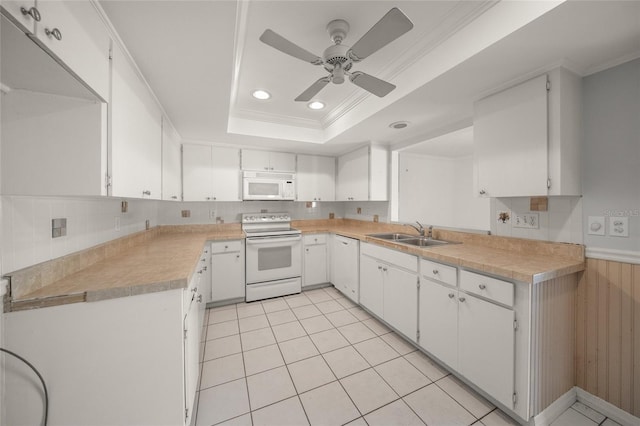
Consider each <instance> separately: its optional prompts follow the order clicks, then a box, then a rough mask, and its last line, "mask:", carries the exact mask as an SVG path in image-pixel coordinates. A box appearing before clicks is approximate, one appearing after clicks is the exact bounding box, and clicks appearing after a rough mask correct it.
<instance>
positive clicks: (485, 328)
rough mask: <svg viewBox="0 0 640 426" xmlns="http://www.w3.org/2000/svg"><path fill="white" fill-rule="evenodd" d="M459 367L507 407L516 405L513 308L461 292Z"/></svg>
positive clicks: (459, 306)
mask: <svg viewBox="0 0 640 426" xmlns="http://www.w3.org/2000/svg"><path fill="white" fill-rule="evenodd" d="M458 300H459V301H460V303H459V304H458V321H459V329H458V348H459V352H458V353H459V356H458V362H459V364H458V371H459V372H460V374H462V375H463V376H465V377H466V378H467V379H469V380H470V381H472V382H473V383H474V384H476V385H477V386H478V387H480V388H481V389H483V390H484V391H486V392H487V393H488V394H489V395H491V396H493V397H494V398H496V399H497V400H498V401H500V402H501V403H503V404H504V405H506V406H507V407H513V400H512V397H513V391H514V385H515V382H514V374H515V346H514V344H515V331H514V328H513V321H514V318H515V315H514V311H512V310H511V309H506V308H503V307H501V306H498V305H495V304H493V303H489V302H486V301H484V300H481V299H478V298H476V297H474V296H471V295H468V294H465V293H460V294H459V297H458Z"/></svg>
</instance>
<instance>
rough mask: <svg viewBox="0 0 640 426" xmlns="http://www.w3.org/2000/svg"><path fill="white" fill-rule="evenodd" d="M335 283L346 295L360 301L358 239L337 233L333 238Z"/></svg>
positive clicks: (332, 254) (332, 255) (333, 276)
mask: <svg viewBox="0 0 640 426" xmlns="http://www.w3.org/2000/svg"><path fill="white" fill-rule="evenodd" d="M331 258H332V259H333V260H332V262H333V274H332V278H333V280H334V282H333V284H334V285H335V286H336V288H337V289H338V290H340V291H341V292H342V293H343V294H344V295H345V296H347V297H348V298H349V299H351V300H353V301H354V302H356V303H358V298H359V294H358V293H359V291H358V290H359V268H358V258H359V247H358V240H354V239H353V238H347V237H342V236H338V235H336V236H335V237H334V238H333V252H332V253H331Z"/></svg>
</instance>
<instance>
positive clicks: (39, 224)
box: [0, 196, 158, 274]
mask: <svg viewBox="0 0 640 426" xmlns="http://www.w3.org/2000/svg"><path fill="white" fill-rule="evenodd" d="M0 199H1V200H2V213H1V214H2V242H1V247H0V252H1V256H2V272H3V273H4V274H6V273H9V272H11V271H15V270H18V269H21V268H25V267H27V266H31V265H35V264H37V263H40V262H44V261H47V260H50V259H55V258H57V257H61V256H64V255H67V254H69V253H73V252H76V251H78V250H82V249H85V248H88V247H92V246H95V245H97V244H100V243H104V242H106V241H110V240H113V239H115V238H119V237H123V236H125V235H128V234H132V233H134V232H138V231H142V230H144V229H145V221H146V220H147V219H149V221H150V225H151V226H156V225H157V224H158V202H157V201H152V200H128V203H129V208H128V212H127V213H122V212H121V199H117V198H87V197H83V198H70V197H17V196H2V197H1V198H0ZM54 218H66V219H67V235H66V236H64V237H59V238H51V220H52V219H54ZM116 218H118V219H119V221H120V229H119V230H116V229H115V222H116Z"/></svg>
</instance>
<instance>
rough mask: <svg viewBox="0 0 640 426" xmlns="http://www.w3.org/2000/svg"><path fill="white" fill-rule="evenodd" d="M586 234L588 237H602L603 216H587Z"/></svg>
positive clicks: (603, 231) (603, 230)
mask: <svg viewBox="0 0 640 426" xmlns="http://www.w3.org/2000/svg"><path fill="white" fill-rule="evenodd" d="M587 233H588V234H589V235H604V234H605V226H604V216H589V218H588V219H587Z"/></svg>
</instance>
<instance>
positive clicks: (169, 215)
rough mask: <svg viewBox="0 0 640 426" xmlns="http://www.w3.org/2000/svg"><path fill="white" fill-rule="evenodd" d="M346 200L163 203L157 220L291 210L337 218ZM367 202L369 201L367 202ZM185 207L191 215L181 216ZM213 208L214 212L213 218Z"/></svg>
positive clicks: (228, 218)
mask: <svg viewBox="0 0 640 426" xmlns="http://www.w3.org/2000/svg"><path fill="white" fill-rule="evenodd" d="M344 204H346V203H343V202H324V201H323V202H318V203H316V204H315V207H310V208H307V203H306V202H293V201H237V202H170V201H167V202H162V203H160V204H159V206H158V221H159V223H160V224H161V225H191V224H211V223H216V220H215V218H217V217H220V218H221V219H222V220H223V221H224V223H238V222H240V219H241V215H242V213H253V212H260V211H261V210H263V209H266V210H267V211H269V212H280V211H283V212H289V213H290V214H291V217H292V219H293V220H302V219H328V218H329V213H334V214H335V217H336V218H339V217H344ZM364 204H366V203H364ZM182 210H189V211H190V213H191V216H190V217H188V218H183V217H182ZM211 211H214V212H215V215H214V217H213V218H211V217H210V213H211Z"/></svg>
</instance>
